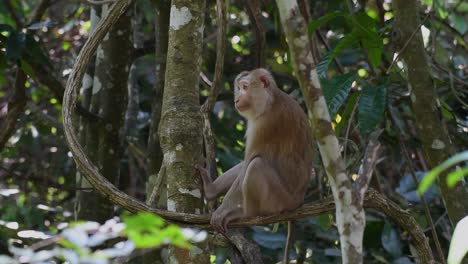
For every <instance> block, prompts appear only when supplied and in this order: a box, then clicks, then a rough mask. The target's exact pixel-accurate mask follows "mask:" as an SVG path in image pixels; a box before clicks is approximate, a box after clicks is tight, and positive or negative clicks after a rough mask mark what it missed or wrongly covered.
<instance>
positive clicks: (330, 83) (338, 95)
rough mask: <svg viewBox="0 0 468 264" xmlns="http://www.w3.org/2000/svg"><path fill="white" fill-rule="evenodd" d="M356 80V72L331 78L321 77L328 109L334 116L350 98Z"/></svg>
mask: <svg viewBox="0 0 468 264" xmlns="http://www.w3.org/2000/svg"><path fill="white" fill-rule="evenodd" d="M355 80H356V74H355V73H346V74H343V75H338V76H336V77H334V78H332V79H330V80H326V79H321V80H320V82H321V83H322V88H323V95H324V96H325V100H326V101H327V106H328V111H329V112H330V116H331V117H332V118H333V117H334V116H335V115H336V113H338V110H339V109H340V107H341V106H342V105H343V103H344V102H345V100H346V98H348V95H349V91H350V90H351V85H352V84H353V82H354V81H355Z"/></svg>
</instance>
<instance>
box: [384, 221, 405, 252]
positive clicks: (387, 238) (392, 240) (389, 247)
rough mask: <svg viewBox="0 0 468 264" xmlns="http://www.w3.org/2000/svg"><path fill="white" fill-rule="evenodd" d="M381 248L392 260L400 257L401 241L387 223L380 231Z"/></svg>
mask: <svg viewBox="0 0 468 264" xmlns="http://www.w3.org/2000/svg"><path fill="white" fill-rule="evenodd" d="M382 246H383V248H384V249H385V250H386V251H387V252H388V253H390V255H392V256H393V257H394V258H396V257H400V256H401V255H402V251H401V241H400V237H399V236H398V232H397V231H396V230H395V228H393V227H392V225H391V224H390V223H389V222H387V221H385V225H384V229H383V231H382Z"/></svg>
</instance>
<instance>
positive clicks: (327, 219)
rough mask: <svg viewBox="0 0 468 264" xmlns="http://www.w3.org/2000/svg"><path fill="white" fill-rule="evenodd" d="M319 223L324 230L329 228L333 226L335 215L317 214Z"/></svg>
mask: <svg viewBox="0 0 468 264" xmlns="http://www.w3.org/2000/svg"><path fill="white" fill-rule="evenodd" d="M317 224H318V225H319V226H320V228H322V229H323V230H328V229H330V228H331V227H332V226H333V216H332V215H331V214H323V215H319V216H317Z"/></svg>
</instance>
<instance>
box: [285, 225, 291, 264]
mask: <svg viewBox="0 0 468 264" xmlns="http://www.w3.org/2000/svg"><path fill="white" fill-rule="evenodd" d="M292 232H293V222H292V221H288V236H287V238H286V245H285V246H284V256H283V264H288V263H289V248H290V247H291V243H292Z"/></svg>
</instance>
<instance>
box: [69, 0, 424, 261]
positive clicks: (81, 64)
mask: <svg viewBox="0 0 468 264" xmlns="http://www.w3.org/2000/svg"><path fill="white" fill-rule="evenodd" d="M131 3H132V0H120V1H117V2H116V3H115V4H114V5H113V6H112V8H111V10H110V11H109V13H108V14H107V15H106V16H105V17H104V18H103V19H102V22H101V23H100V24H99V25H98V26H97V28H96V30H95V31H94V32H93V34H92V35H91V36H90V38H89V39H88V41H87V42H86V43H85V45H84V46H83V49H82V50H81V52H80V54H79V56H78V58H77V60H76V62H75V65H74V67H73V71H72V73H71V74H70V77H69V79H68V82H67V86H66V89H65V94H64V98H63V119H64V132H65V136H66V140H67V144H68V146H69V148H70V151H71V152H72V153H73V158H74V159H75V162H76V164H77V165H78V168H79V169H80V171H81V172H82V173H83V174H84V175H85V177H86V178H87V180H88V181H89V182H90V183H91V184H92V186H93V187H94V188H96V190H97V191H99V192H100V193H101V194H103V195H104V196H106V197H107V198H108V199H109V200H111V201H112V202H113V203H115V204H117V205H119V206H121V207H123V208H125V209H126V210H129V211H131V212H137V211H147V212H152V213H155V214H158V215H160V216H161V217H163V218H165V219H167V220H169V221H171V222H175V223H178V224H182V225H191V226H198V227H203V228H208V227H209V220H210V216H209V215H196V214H185V213H177V212H170V211H166V210H161V209H156V208H151V207H149V206H147V205H146V204H144V203H143V202H141V201H139V200H137V199H135V198H133V197H131V196H129V195H127V194H125V193H124V192H122V191H120V190H119V189H117V188H116V187H115V186H114V185H113V184H112V183H110V182H109V181H108V180H107V179H106V178H104V177H103V176H102V175H101V174H100V172H99V170H98V168H97V167H96V165H94V164H93V163H92V161H91V160H90V159H89V158H88V156H87V155H86V154H85V152H84V151H83V148H82V146H81V145H80V144H79V141H78V138H77V135H76V133H75V131H74V128H73V120H72V111H73V109H74V106H75V105H76V101H77V96H78V91H79V88H80V86H81V80H82V78H83V75H84V72H85V71H86V67H87V65H88V63H89V62H90V60H91V58H92V56H93V54H94V52H95V51H96V48H97V46H98V45H99V43H100V42H101V40H102V39H103V38H104V36H105V35H106V33H107V32H108V31H109V30H110V28H111V27H112V25H113V24H114V23H115V22H116V21H117V20H118V19H119V17H120V16H121V15H122V14H123V13H125V11H126V10H127V9H128V7H129V6H130V4H131ZM364 207H366V208H373V209H377V210H379V211H381V212H384V213H385V214H387V215H388V216H389V217H390V218H391V219H392V220H393V221H394V222H395V223H396V224H397V225H398V226H399V227H400V228H402V229H403V230H405V231H407V232H408V233H409V234H410V235H411V237H412V238H413V240H414V245H415V247H416V248H417V251H418V254H419V258H420V262H421V263H431V260H432V253H431V251H430V248H429V244H428V241H427V239H426V237H425V236H424V233H423V232H422V230H421V228H420V227H419V226H418V225H417V223H416V221H415V220H414V219H413V217H412V216H411V215H410V214H409V212H407V211H405V210H403V209H401V208H400V207H398V205H396V204H395V203H393V202H392V201H389V200H387V199H386V198H385V197H384V196H383V195H381V194H379V193H378V192H376V191H374V190H369V191H368V192H367V194H366V196H365V199H364ZM334 210H335V204H334V202H333V199H332V198H327V199H324V200H322V201H318V202H313V203H308V204H304V205H303V206H301V207H299V208H297V209H296V210H294V211H291V212H286V213H284V214H277V215H271V216H263V217H253V218H246V219H241V220H240V221H236V222H234V223H232V225H231V227H241V226H250V225H262V224H270V223H275V222H279V221H287V220H293V219H298V218H304V217H310V216H317V215H320V214H324V213H332V212H333V211H334Z"/></svg>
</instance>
